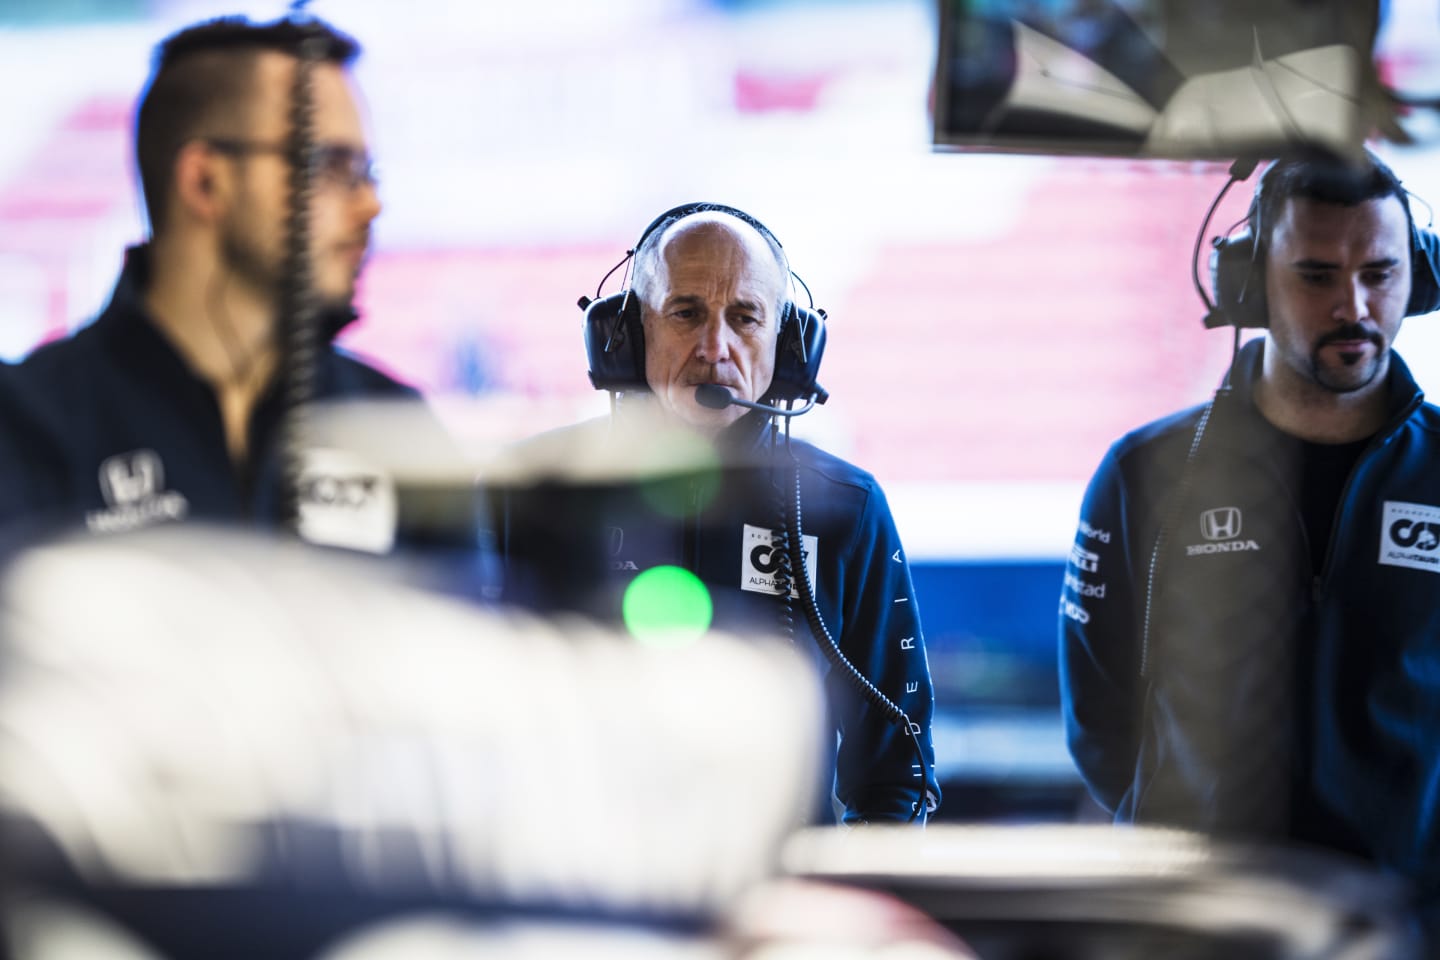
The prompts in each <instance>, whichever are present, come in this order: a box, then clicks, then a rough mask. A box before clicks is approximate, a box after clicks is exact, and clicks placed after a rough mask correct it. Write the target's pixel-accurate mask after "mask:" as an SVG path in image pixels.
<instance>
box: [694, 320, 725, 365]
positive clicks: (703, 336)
mask: <svg viewBox="0 0 1440 960" xmlns="http://www.w3.org/2000/svg"><path fill="white" fill-rule="evenodd" d="M695 356H696V357H697V358H698V359H700V360H702V361H704V362H705V363H720V362H721V361H722V360H727V359H729V357H730V328H729V327H728V326H727V325H726V324H725V321H724V319H723V318H721V317H718V316H712V317H711V318H710V319H709V320H706V321H705V323H704V325H703V326H701V327H700V337H699V340H698V341H697V342H696V344H695Z"/></svg>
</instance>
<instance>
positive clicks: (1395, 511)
mask: <svg viewBox="0 0 1440 960" xmlns="http://www.w3.org/2000/svg"><path fill="white" fill-rule="evenodd" d="M1380 562H1381V563H1382V564H1385V565H1387V566H1391V567H1409V568H1411V569H1412V570H1429V571H1431V572H1432V573H1440V507H1432V506H1430V505H1429V504H1424V503H1404V502H1401V501H1398V500H1386V501H1385V508H1384V510H1383V511H1382V514H1381V517H1380Z"/></svg>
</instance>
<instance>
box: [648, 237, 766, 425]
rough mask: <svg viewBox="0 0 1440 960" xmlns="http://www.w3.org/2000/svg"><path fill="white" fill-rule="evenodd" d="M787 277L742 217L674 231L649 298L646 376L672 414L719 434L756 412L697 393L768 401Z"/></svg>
mask: <svg viewBox="0 0 1440 960" xmlns="http://www.w3.org/2000/svg"><path fill="white" fill-rule="evenodd" d="M785 279H786V278H785V277H784V276H783V275H782V274H781V270H780V265H779V264H778V263H776V261H775V257H774V256H773V255H772V254H771V252H770V248H769V247H768V246H767V245H766V243H765V241H764V239H763V238H762V237H761V236H760V234H759V233H758V232H756V231H755V230H754V229H753V228H752V227H750V226H749V225H747V224H744V223H742V222H741V221H739V220H736V219H735V218H733V217H729V216H727V215H724V214H700V215H696V216H693V217H687V218H686V219H684V220H681V221H679V222H678V223H676V224H675V225H674V226H672V227H670V228H669V229H668V230H667V231H666V233H665V235H664V237H663V238H662V240H661V245H660V248H659V255H658V256H657V257H656V261H655V270H654V275H653V276H652V277H651V279H650V282H649V283H648V284H647V285H646V288H645V291H644V296H643V297H642V301H641V318H642V321H643V324H644V328H645V379H646V380H647V381H648V382H649V384H650V389H651V390H652V391H654V393H655V396H656V398H657V399H658V400H659V403H660V406H661V407H662V409H664V410H665V411H666V412H667V413H670V414H671V415H673V416H675V417H678V418H679V419H680V420H682V421H684V422H685V423H687V424H689V425H691V426H693V427H697V428H699V429H701V430H704V431H712V432H713V431H717V430H720V429H722V428H724V427H726V426H728V425H730V424H731V423H734V422H735V421H736V420H738V419H739V418H740V417H741V416H743V415H744V414H745V412H746V411H745V409H744V408H742V407H737V406H728V407H725V408H724V409H722V410H711V409H708V408H706V407H702V406H700V405H699V404H698V403H696V402H695V388H696V387H697V386H699V385H700V384H705V383H715V384H719V385H721V386H724V387H727V388H728V389H729V390H730V392H731V393H732V394H734V395H735V396H736V397H739V398H740V399H742V400H751V401H754V400H759V399H760V397H761V396H763V395H764V393H765V391H766V390H768V389H769V388H770V380H771V377H772V376H773V375H774V372H775V343H776V337H777V336H778V333H779V331H778V323H779V318H778V317H777V316H776V310H777V309H778V305H779V303H780V301H781V295H782V293H783V292H784V289H785Z"/></svg>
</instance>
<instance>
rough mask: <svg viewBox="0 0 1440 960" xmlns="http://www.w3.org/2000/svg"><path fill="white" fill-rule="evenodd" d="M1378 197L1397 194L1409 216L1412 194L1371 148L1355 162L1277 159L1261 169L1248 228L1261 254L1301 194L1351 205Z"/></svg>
mask: <svg viewBox="0 0 1440 960" xmlns="http://www.w3.org/2000/svg"><path fill="white" fill-rule="evenodd" d="M1382 197H1396V198H1397V199H1399V201H1400V206H1402V207H1404V208H1405V218H1406V220H1407V221H1408V220H1410V195H1409V193H1408V192H1406V190H1405V187H1404V186H1403V185H1402V184H1401V182H1400V178H1399V177H1397V176H1395V171H1393V170H1391V169H1390V168H1389V167H1388V166H1386V165H1385V163H1384V162H1383V161H1382V160H1380V158H1379V157H1377V156H1375V155H1374V154H1373V153H1371V152H1370V151H1369V150H1366V151H1365V155H1364V157H1363V158H1362V159H1361V161H1360V162H1359V163H1358V164H1352V163H1347V162H1345V161H1343V160H1340V159H1339V158H1337V157H1333V156H1329V155H1325V156H1319V157H1313V156H1312V157H1299V158H1292V159H1286V160H1277V161H1276V162H1275V163H1273V164H1271V166H1270V167H1268V168H1267V169H1266V171H1265V174H1264V176H1262V177H1261V178H1260V183H1259V186H1257V187H1256V190H1255V197H1254V199H1253V200H1252V201H1251V203H1250V229H1251V230H1252V231H1253V232H1254V235H1255V241H1256V243H1257V244H1258V246H1259V250H1260V251H1261V252H1263V251H1265V250H1268V249H1269V246H1270V237H1271V235H1272V234H1273V232H1274V230H1275V225H1276V224H1277V223H1278V222H1279V221H1280V215H1281V214H1282V213H1283V212H1284V210H1285V204H1286V202H1287V201H1289V200H1292V199H1295V198H1302V199H1306V200H1318V201H1320V202H1321V203H1333V204H1338V205H1340V206H1345V207H1354V206H1358V205H1359V204H1362V203H1366V202H1368V201H1370V200H1378V199H1380V198H1382Z"/></svg>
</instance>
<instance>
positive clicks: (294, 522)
mask: <svg viewBox="0 0 1440 960" xmlns="http://www.w3.org/2000/svg"><path fill="white" fill-rule="evenodd" d="M301 7H303V4H297V5H296V7H295V8H294V10H295V13H298V12H299V11H300V8H301ZM292 16H294V13H292ZM297 22H298V23H299V25H300V27H301V29H302V30H308V31H309V35H308V36H306V37H305V39H304V40H303V41H302V42H301V45H300V55H299V57H297V59H296V64H295V79H294V83H293V84H292V86H291V91H290V134H289V137H288V138H287V141H286V159H287V160H288V161H289V166H290V173H289V179H288V183H287V186H288V188H289V197H288V201H289V213H288V216H287V218H286V223H285V259H284V261H283V264H282V268H281V284H280V309H279V316H278V319H277V329H278V334H279V342H280V375H279V381H280V385H281V389H282V391H283V394H282V398H283V407H284V410H285V414H284V421H283V427H282V431H283V432H282V437H283V441H282V446H281V458H282V461H281V462H282V478H283V487H282V489H283V491H284V492H283V495H282V503H283V508H282V509H283V510H284V514H283V517H284V520H285V522H286V525H287V526H289V527H290V528H291V529H292V530H295V531H297V532H298V530H299V522H300V479H301V473H302V471H303V468H304V452H305V448H306V437H305V423H304V417H305V409H306V405H307V404H309V402H310V401H311V400H312V399H313V398H314V396H315V393H316V380H317V378H318V374H319V366H318V364H319V350H320V330H319V326H320V311H319V307H318V304H317V302H316V296H315V289H314V283H313V277H312V265H311V262H310V206H311V199H312V197H313V194H314V188H315V184H314V163H313V158H314V155H315V93H314V87H313V84H312V78H313V74H314V71H315V66H316V65H317V64H318V63H320V62H321V61H322V60H323V59H324V55H325V40H324V37H323V36H322V35H321V33H320V31H319V26H318V24H316V22H315V21H314V20H308V22H307V21H306V20H304V19H297Z"/></svg>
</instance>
